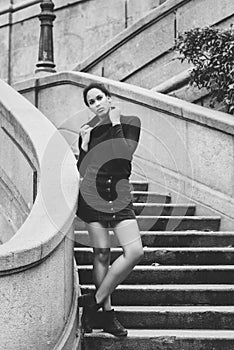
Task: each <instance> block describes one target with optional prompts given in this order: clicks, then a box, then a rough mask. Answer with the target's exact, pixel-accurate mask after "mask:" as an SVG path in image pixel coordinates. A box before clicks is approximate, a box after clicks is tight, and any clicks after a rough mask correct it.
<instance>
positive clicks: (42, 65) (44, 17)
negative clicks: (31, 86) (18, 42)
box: [35, 0, 56, 73]
mask: <svg viewBox="0 0 234 350" xmlns="http://www.w3.org/2000/svg"><path fill="white" fill-rule="evenodd" d="M40 7H41V13H40V14H39V16H38V17H39V20H40V21H41V32H40V42H39V54H38V63H37V64H36V66H37V69H36V70H35V73H39V72H51V73H54V72H56V70H55V64H54V47H53V21H54V20H55V17H56V16H55V14H54V12H53V9H54V3H53V2H52V0H42V1H41V4H40Z"/></svg>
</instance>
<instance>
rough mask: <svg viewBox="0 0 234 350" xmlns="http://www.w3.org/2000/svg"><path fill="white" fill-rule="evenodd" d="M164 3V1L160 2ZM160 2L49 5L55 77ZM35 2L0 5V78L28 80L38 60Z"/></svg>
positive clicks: (60, 1) (85, 0) (59, 0)
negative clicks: (52, 8) (51, 18)
mask: <svg viewBox="0 0 234 350" xmlns="http://www.w3.org/2000/svg"><path fill="white" fill-rule="evenodd" d="M164 1H165V0H164ZM161 2H163V0H137V1H136V0H118V1H116V0H72V1H68V0H54V4H55V9H54V13H55V15H56V19H55V21H54V28H53V31H54V59H55V64H56V69H57V71H61V70H67V69H68V70H70V69H73V68H74V67H75V66H76V65H77V64H78V63H79V62H81V61H83V60H84V59H85V58H86V57H88V56H89V55H90V54H92V53H93V52H94V51H95V50H97V49H98V48H99V47H101V46H102V45H103V44H105V43H106V42H108V41H109V40H111V39H112V38H113V37H114V36H115V35H117V34H119V33H120V32H121V31H123V30H124V29H125V28H126V27H128V26H130V25H131V24H132V23H133V22H134V21H136V20H138V19H139V18H141V17H142V16H143V15H145V14H146V13H147V12H148V11H149V10H152V9H154V8H155V7H157V6H158V5H159V4H160V3H161ZM39 3H40V1H38V0H33V1H29V0H28V1H26V2H25V1H23V0H17V1H14V4H13V5H12V6H10V1H6V0H1V1H0V67H1V68H0V78H1V79H3V80H6V81H8V82H10V83H14V82H16V81H20V80H24V79H27V78H30V77H32V76H33V75H34V71H35V68H36V66H35V65H36V63H37V60H38V47H39V34H40V22H39V19H38V17H37V16H38V14H39V13H40V11H41V10H40V6H39Z"/></svg>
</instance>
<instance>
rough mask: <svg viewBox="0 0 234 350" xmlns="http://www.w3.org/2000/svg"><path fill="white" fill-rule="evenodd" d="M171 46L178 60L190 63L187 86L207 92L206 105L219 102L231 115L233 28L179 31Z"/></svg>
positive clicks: (233, 104)
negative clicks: (209, 100) (181, 32)
mask: <svg viewBox="0 0 234 350" xmlns="http://www.w3.org/2000/svg"><path fill="white" fill-rule="evenodd" d="M174 49H175V50H176V51H178V52H179V54H180V55H179V57H178V59H179V60H180V61H181V62H183V61H184V60H187V62H188V63H192V64H193V66H194V67H193V69H192V71H191V75H190V82H189V83H190V85H195V86H197V87H198V88H199V89H201V88H206V89H208V91H210V96H211V102H210V106H211V107H212V108H214V104H215V102H218V103H220V102H223V103H224V104H225V105H226V106H227V111H228V113H230V114H234V30H233V28H232V27H230V29H220V28H214V27H204V28H194V29H191V30H189V31H186V32H184V33H183V34H180V35H179V37H178V39H177V40H176V43H175V47H174Z"/></svg>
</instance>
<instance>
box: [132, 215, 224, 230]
mask: <svg viewBox="0 0 234 350" xmlns="http://www.w3.org/2000/svg"><path fill="white" fill-rule="evenodd" d="M137 221H138V224H139V228H140V231H185V230H200V231H202V230H208V231H218V230H219V227H220V217H218V216H137Z"/></svg>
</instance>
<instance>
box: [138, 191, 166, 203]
mask: <svg viewBox="0 0 234 350" xmlns="http://www.w3.org/2000/svg"><path fill="white" fill-rule="evenodd" d="M131 193H132V200H133V202H134V203H158V204H159V203H170V202H171V196H170V195H169V194H160V193H158V192H153V191H148V192H146V191H131Z"/></svg>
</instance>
